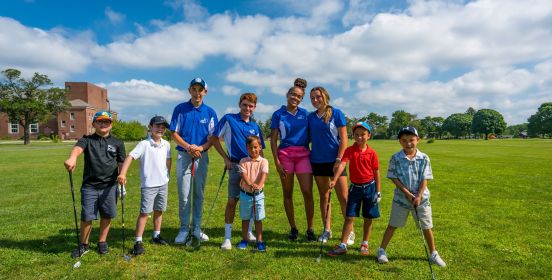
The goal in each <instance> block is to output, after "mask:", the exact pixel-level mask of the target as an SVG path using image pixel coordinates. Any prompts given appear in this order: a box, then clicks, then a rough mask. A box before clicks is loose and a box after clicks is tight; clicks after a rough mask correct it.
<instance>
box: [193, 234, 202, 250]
mask: <svg viewBox="0 0 552 280" xmlns="http://www.w3.org/2000/svg"><path fill="white" fill-rule="evenodd" d="M190 243H191V246H192V248H194V250H199V247H200V246H201V240H199V238H197V237H195V236H192V238H191V241H190Z"/></svg>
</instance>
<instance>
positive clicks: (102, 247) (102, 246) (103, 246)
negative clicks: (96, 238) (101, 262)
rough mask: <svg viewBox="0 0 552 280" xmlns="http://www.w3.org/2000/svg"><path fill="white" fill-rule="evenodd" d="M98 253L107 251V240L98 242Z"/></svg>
mask: <svg viewBox="0 0 552 280" xmlns="http://www.w3.org/2000/svg"><path fill="white" fill-rule="evenodd" d="M98 253H100V255H105V254H107V253H109V249H108V246H107V242H98Z"/></svg>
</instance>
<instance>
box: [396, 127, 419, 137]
mask: <svg viewBox="0 0 552 280" xmlns="http://www.w3.org/2000/svg"><path fill="white" fill-rule="evenodd" d="M403 134H414V135H416V137H420V136H418V130H416V128H415V127H413V126H405V127H403V128H401V129H399V134H398V135H397V138H401V135H403Z"/></svg>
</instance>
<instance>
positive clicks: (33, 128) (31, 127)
mask: <svg viewBox="0 0 552 280" xmlns="http://www.w3.org/2000/svg"><path fill="white" fill-rule="evenodd" d="M29 132H30V133H38V123H32V124H31V125H29Z"/></svg>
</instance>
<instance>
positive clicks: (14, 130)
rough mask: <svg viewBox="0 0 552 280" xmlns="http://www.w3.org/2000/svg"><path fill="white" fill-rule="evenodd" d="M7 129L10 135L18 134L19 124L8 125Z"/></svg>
mask: <svg viewBox="0 0 552 280" xmlns="http://www.w3.org/2000/svg"><path fill="white" fill-rule="evenodd" d="M8 127H9V128H10V134H18V133H19V124H18V123H9V125H8Z"/></svg>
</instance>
